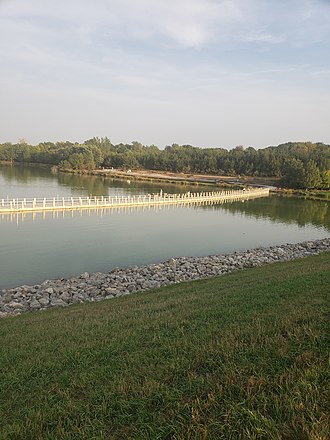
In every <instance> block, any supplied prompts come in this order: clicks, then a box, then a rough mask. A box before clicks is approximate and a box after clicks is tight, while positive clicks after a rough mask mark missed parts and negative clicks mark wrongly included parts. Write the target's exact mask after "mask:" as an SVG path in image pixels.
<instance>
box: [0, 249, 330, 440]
mask: <svg viewBox="0 0 330 440" xmlns="http://www.w3.org/2000/svg"><path fill="white" fill-rule="evenodd" d="M329 286H330V253H327V254H323V255H320V256H317V257H310V258H307V259H302V260H297V261H294V262H290V263H278V264H274V265H269V266H264V267H259V268H253V269H249V270H246V271H241V272H237V273H234V274H229V275H226V276H223V277H221V278H215V279H211V280H204V281H196V282H191V283H183V284H178V285H173V286H170V287H167V288H162V289H157V290H154V291H150V292H146V293H141V294H136V295H130V296H127V297H123V298H118V299H115V300H109V301H104V302H100V303H90V304H85V305H80V306H71V307H68V308H65V309H52V310H48V311H45V312H37V313H27V314H24V315H21V316H17V317H11V318H5V319H2V320H0V336H1V348H0V438H1V439H4V440H5V439H15V440H16V439H24V440H28V439H31V440H32V439H33V440H37V439H42V440H44V439H141V440H142V439H143V440H145V439H152V440H154V439H155V440H156V439H176V440H179V439H267V440H268V439H276V440H278V439H286V440H289V439H290V440H301V439H306V440H307V439H314V440H321V439H322V440H323V439H324V440H326V439H327V438H328V432H329V431H328V429H329V425H328V422H329V419H328V417H329V414H328V412H327V397H328V393H329V383H330V377H329V369H328V365H327V361H328V359H327V358H328V342H329V341H328V340H327V335H328V329H327V322H328V321H327V320H328V317H329V316H328V311H329V310H328V306H329V298H327V295H328V294H329V290H330V289H329Z"/></svg>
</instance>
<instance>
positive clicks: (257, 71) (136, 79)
mask: <svg viewBox="0 0 330 440" xmlns="http://www.w3.org/2000/svg"><path fill="white" fill-rule="evenodd" d="M0 121H1V131H0V142H5V141H11V142H17V141H18V139H20V138H25V139H26V140H27V141H28V142H30V143H33V144H34V143H37V142H40V141H45V140H51V141H61V140H71V141H79V142H80V141H83V140H85V139H88V138H91V137H93V136H99V137H102V136H108V137H109V138H110V140H111V141H112V142H113V143H119V142H131V141H133V140H137V141H140V142H142V143H143V144H146V145H150V144H156V145H158V146H160V147H163V146H165V145H168V144H172V143H174V142H176V143H179V144H192V145H195V146H200V147H206V146H210V147H212V146H214V147H216V146H218V147H227V148H232V147H234V146H236V145H240V144H241V145H244V146H254V147H256V148H258V147H265V146H268V145H277V144H279V143H281V142H286V141H290V140H301V141H306V140H311V141H321V142H325V143H330V0H93V1H91V0H56V1H54V0H29V1H27V0H0Z"/></svg>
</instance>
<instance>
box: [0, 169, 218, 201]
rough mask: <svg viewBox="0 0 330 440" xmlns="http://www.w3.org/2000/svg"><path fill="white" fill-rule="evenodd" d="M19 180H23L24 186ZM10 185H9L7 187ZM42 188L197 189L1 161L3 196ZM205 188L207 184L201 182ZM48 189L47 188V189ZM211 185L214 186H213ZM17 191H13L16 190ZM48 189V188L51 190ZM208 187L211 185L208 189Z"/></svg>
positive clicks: (98, 192) (83, 191) (109, 191)
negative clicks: (55, 170)
mask: <svg viewBox="0 0 330 440" xmlns="http://www.w3.org/2000/svg"><path fill="white" fill-rule="evenodd" d="M21 184H26V185H25V186H24V187H23V186H22V185H21ZM9 188H10V189H9ZM40 188H41V189H42V190H43V195H42V196H45V197H48V196H55V195H58V194H59V195H63V196H64V195H67V194H70V195H72V196H75V195H80V196H83V195H85V196H108V195H127V194H132V195H137V194H148V193H158V192H159V190H160V188H162V189H163V191H164V192H167V193H170V194H173V193H183V192H186V191H189V190H190V191H193V190H194V191H198V188H199V187H198V186H196V185H194V186H190V185H183V184H174V183H165V182H164V183H157V182H145V181H139V180H134V179H114V178H111V176H110V177H109V176H108V177H105V176H91V175H81V174H70V173H62V172H59V173H54V172H51V169H50V167H39V166H21V165H15V166H10V165H0V196H1V197H6V196H7V195H8V192H10V196H11V197H35V196H39V194H35V193H34V192H33V191H38V192H39V189H40ZM201 188H203V190H205V191H207V190H208V189H207V188H208V187H207V186H202V187H201ZM47 189H48V192H47ZM213 189H214V188H213ZM15 191H16V193H15ZM50 191H51V192H50ZM210 191H211V189H210Z"/></svg>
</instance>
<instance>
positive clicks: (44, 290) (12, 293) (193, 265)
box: [0, 238, 330, 317]
mask: <svg viewBox="0 0 330 440" xmlns="http://www.w3.org/2000/svg"><path fill="white" fill-rule="evenodd" d="M326 251H330V238H325V239H321V240H314V241H306V242H303V243H297V244H286V245H281V246H271V247H268V248H257V249H251V250H246V251H240V252H233V253H230V254H222V255H213V256H207V257H179V258H175V259H174V258H171V259H169V260H167V261H165V262H163V263H158V264H149V265H144V266H132V267H127V268H123V269H118V268H116V269H113V270H111V271H110V272H109V273H100V272H96V273H92V274H89V273H87V272H85V273H83V274H82V275H80V276H77V277H73V278H69V279H63V278H61V279H57V280H46V281H44V282H43V283H41V284H37V285H34V286H20V287H16V288H12V289H3V290H1V291H0V317H5V316H8V315H18V314H21V313H23V312H27V311H40V310H45V309H48V308H51V307H65V306H68V305H71V304H79V303H84V302H91V301H101V300H104V299H110V298H116V297H120V296H124V295H129V294H131V293H136V292H141V291H145V290H149V289H153V288H157V287H162V286H168V285H170V284H174V283H179V282H182V281H193V280H198V279H202V278H210V277H216V276H220V275H224V274H226V273H230V272H234V271H237V270H241V269H245V268H249V267H255V266H261V265H264V264H270V263H275V262H278V261H289V260H294V259H296V258H302V257H307V256H310V255H317V254H319V253H321V252H326Z"/></svg>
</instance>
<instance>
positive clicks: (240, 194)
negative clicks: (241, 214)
mask: <svg viewBox="0 0 330 440" xmlns="http://www.w3.org/2000/svg"><path fill="white" fill-rule="evenodd" d="M268 195H269V189H268V188H256V189H249V190H246V191H244V190H238V191H217V192H200V193H192V192H187V193H184V194H147V195H139V196H109V197H104V196H101V197H52V198H23V199H18V198H16V199H15V198H14V199H8V198H7V199H0V214H6V213H8V214H11V213H20V212H46V211H64V210H66V211H72V210H82V209H98V208H121V207H129V206H132V207H134V206H157V205H186V204H201V203H212V202H214V203H216V202H220V201H225V200H241V199H249V198H253V197H263V196H268Z"/></svg>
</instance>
